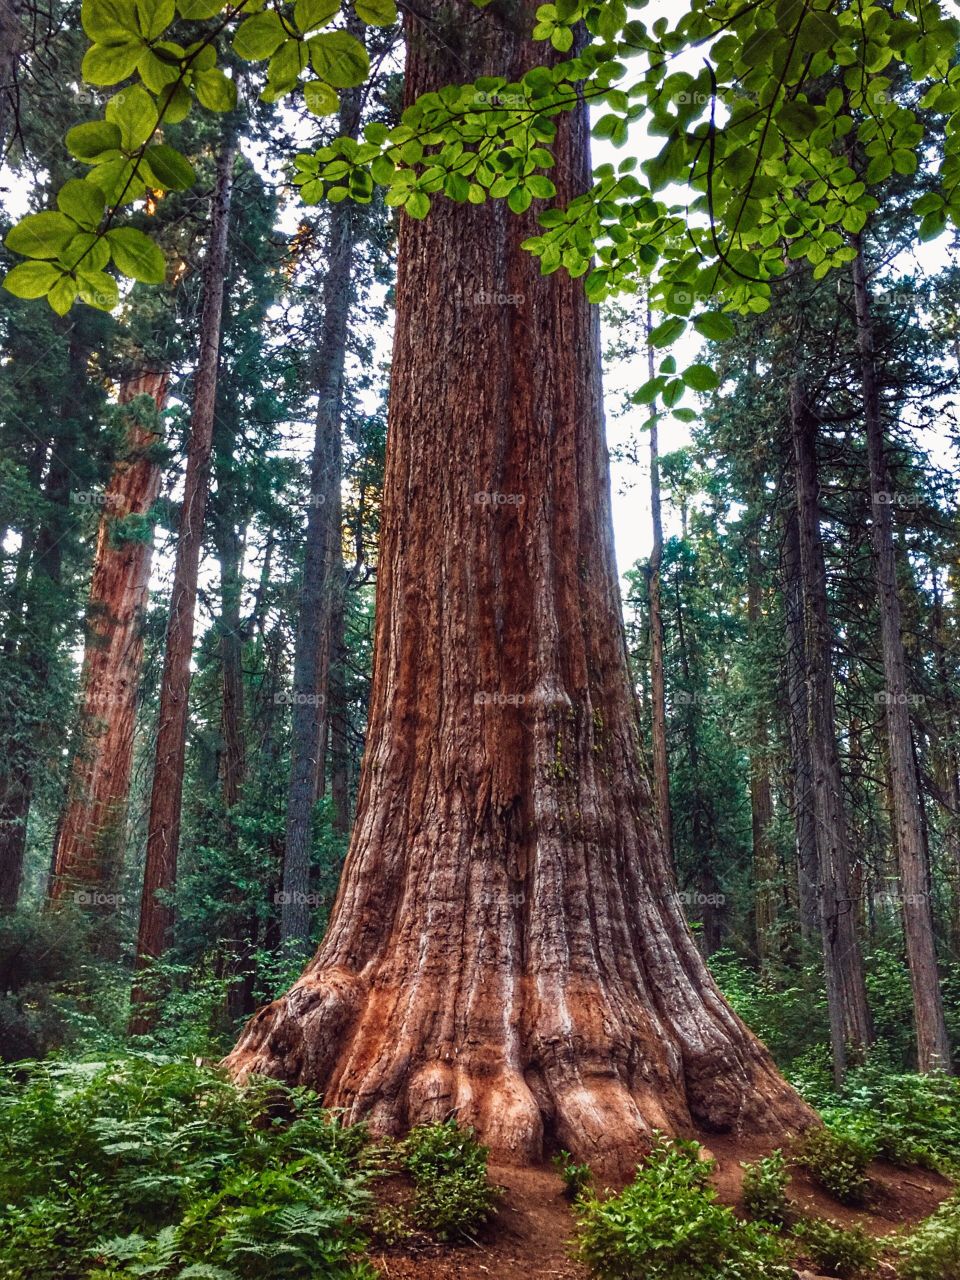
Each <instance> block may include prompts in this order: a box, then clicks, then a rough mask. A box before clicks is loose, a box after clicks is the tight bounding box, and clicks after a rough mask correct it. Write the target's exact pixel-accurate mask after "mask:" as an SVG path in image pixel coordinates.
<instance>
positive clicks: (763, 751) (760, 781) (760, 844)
mask: <svg viewBox="0 0 960 1280" xmlns="http://www.w3.org/2000/svg"><path fill="white" fill-rule="evenodd" d="M762 572H763V566H762V563H761V559H760V533H759V528H757V527H754V528H753V529H752V530H751V531H750V533H749V534H748V540H747V622H748V625H749V628H750V642H751V644H752V645H753V646H755V647H756V646H758V645H759V644H760V642H761V636H760V621H761V617H762V613H763V608H762V597H763V583H762V581H761V575H762ZM750 817H751V832H752V841H753V894H754V927H755V931H756V937H757V956H758V958H759V959H760V960H761V961H763V960H767V959H769V958H770V956H771V955H772V954H774V952H775V951H776V939H775V937H774V925H775V923H776V902H777V899H776V889H775V879H776V873H777V858H776V849H775V848H774V844H773V832H772V827H773V789H772V787H771V784H770V743H769V734H768V730H767V719H766V713H765V710H764V706H763V703H762V701H761V700H760V699H759V698H758V699H757V700H756V710H755V711H754V715H753V725H752V729H751V737H750Z"/></svg>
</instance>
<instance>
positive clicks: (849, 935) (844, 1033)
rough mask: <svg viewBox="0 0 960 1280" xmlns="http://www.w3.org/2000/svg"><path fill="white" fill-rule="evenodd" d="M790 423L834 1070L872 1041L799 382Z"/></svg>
mask: <svg viewBox="0 0 960 1280" xmlns="http://www.w3.org/2000/svg"><path fill="white" fill-rule="evenodd" d="M790 420H791V426H792V431H793V443H794V455H795V462H796V476H797V528H798V533H799V540H800V569H801V577H802V581H803V601H804V642H805V643H804V649H805V656H806V667H807V717H808V718H807V730H808V741H809V744H810V764H811V775H812V776H811V781H812V791H813V811H814V817H815V820H816V824H817V849H818V852H819V856H820V876H819V891H820V922H821V934H822V939H823V958H824V970H825V975H826V983H827V1005H828V1008H829V1012H830V1040H831V1045H832V1048H833V1065H834V1073H835V1076H836V1078H837V1081H838V1083H839V1081H840V1080H841V1079H842V1078H843V1075H844V1072H845V1070H846V1064H847V1056H848V1051H849V1052H851V1053H852V1054H853V1055H854V1056H855V1057H857V1058H859V1057H862V1055H863V1052H864V1050H865V1049H866V1048H867V1046H868V1045H869V1044H870V1042H871V1040H872V1029H871V1024H870V1012H869V1009H868V1007H867V991H866V983H865V981H864V975H863V958H862V955H861V951H860V940H859V938H858V936H857V921H856V910H855V904H854V901H853V897H852V895H851V892H850V839H849V832H848V827H847V814H846V807H845V803H844V796H843V780H842V777H841V774H840V758H839V755H838V752H837V732H836V711H835V704H834V689H833V659H832V653H831V650H832V643H831V640H832V637H831V630H830V619H829V615H828V612H827V572H826V565H825V563H824V556H823V544H822V541H821V534H820V509H819V495H820V481H819V477H818V474H817V454H816V420H815V418H814V416H813V413H812V412H811V410H810V406H809V405H808V404H807V401H806V398H805V396H804V393H803V389H802V387H801V385H800V381H799V379H798V378H794V379H793V381H792V383H791V386H790Z"/></svg>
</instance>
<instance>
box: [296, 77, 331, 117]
mask: <svg viewBox="0 0 960 1280" xmlns="http://www.w3.org/2000/svg"><path fill="white" fill-rule="evenodd" d="M303 98H304V101H305V102H306V104H307V110H308V111H312V112H313V114H314V115H315V116H332V115H333V114H334V113H335V112H336V110H337V108H338V107H339V106H340V99H339V98H338V97H337V93H336V90H335V89H331V88H330V86H329V85H328V84H324V82H323V81H322V80H308V81H307V83H306V84H305V85H304V86H303Z"/></svg>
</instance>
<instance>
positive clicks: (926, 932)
mask: <svg viewBox="0 0 960 1280" xmlns="http://www.w3.org/2000/svg"><path fill="white" fill-rule="evenodd" d="M854 245H855V247H856V250H857V256H856V258H855V259H854V261H853V292H854V302H855V305H856V316H857V348H858V351H859V355H860V368H861V377H862V380H863V416H864V426H865V428H866V434H867V458H868V465H869V470H870V501H871V503H872V521H873V529H872V532H873V552H874V560H875V564H876V573H877V593H878V596H879V603H880V637H881V642H882V646H883V672H884V685H885V688H884V694H885V702H886V723H887V745H888V753H889V764H890V790H891V801H892V816H893V825H894V844H895V847H896V854H897V861H898V865H899V870H900V896H901V904H902V912H903V931H904V938H905V940H906V947H907V965H908V967H909V969H910V986H911V988H912V991H913V1013H914V1022H915V1029H916V1035H917V1066H918V1068H919V1070H920V1071H936V1070H943V1071H946V1070H949V1067H950V1041H949V1038H948V1036H947V1028H946V1023H945V1021H944V1016H943V998H942V996H941V993H940V981H939V976H938V972H937V952H936V946H935V944H934V934H933V906H932V903H931V900H930V871H929V867H928V865H927V857H926V851H925V848H924V833H923V819H922V814H921V808H920V783H919V779H918V776H917V770H916V765H915V761H914V755H913V736H912V733H911V729H910V710H909V706H908V686H907V664H906V659H905V657H904V652H903V636H902V634H901V630H900V594H899V590H898V587H897V560H896V549H895V547H894V542H893V521H892V519H891V512H890V499H891V495H890V494H889V492H887V484H888V478H887V463H886V442H885V440H884V431H883V422H882V419H881V415H880V389H879V385H878V383H877V370H876V362H875V359H874V338H873V321H872V317H871V313H870V293H869V289H868V287H867V273H866V264H865V262H864V258H863V250H862V247H861V244H860V239H859V237H855V238H854Z"/></svg>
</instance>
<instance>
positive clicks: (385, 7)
mask: <svg viewBox="0 0 960 1280" xmlns="http://www.w3.org/2000/svg"><path fill="white" fill-rule="evenodd" d="M354 8H355V9H356V11H357V17H358V18H359V19H360V20H361V21H362V22H365V23H366V24H367V26H368V27H392V26H393V24H394V23H395V22H396V20H397V6H396V5H395V4H394V2H393V0H356V4H355V5H354Z"/></svg>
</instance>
